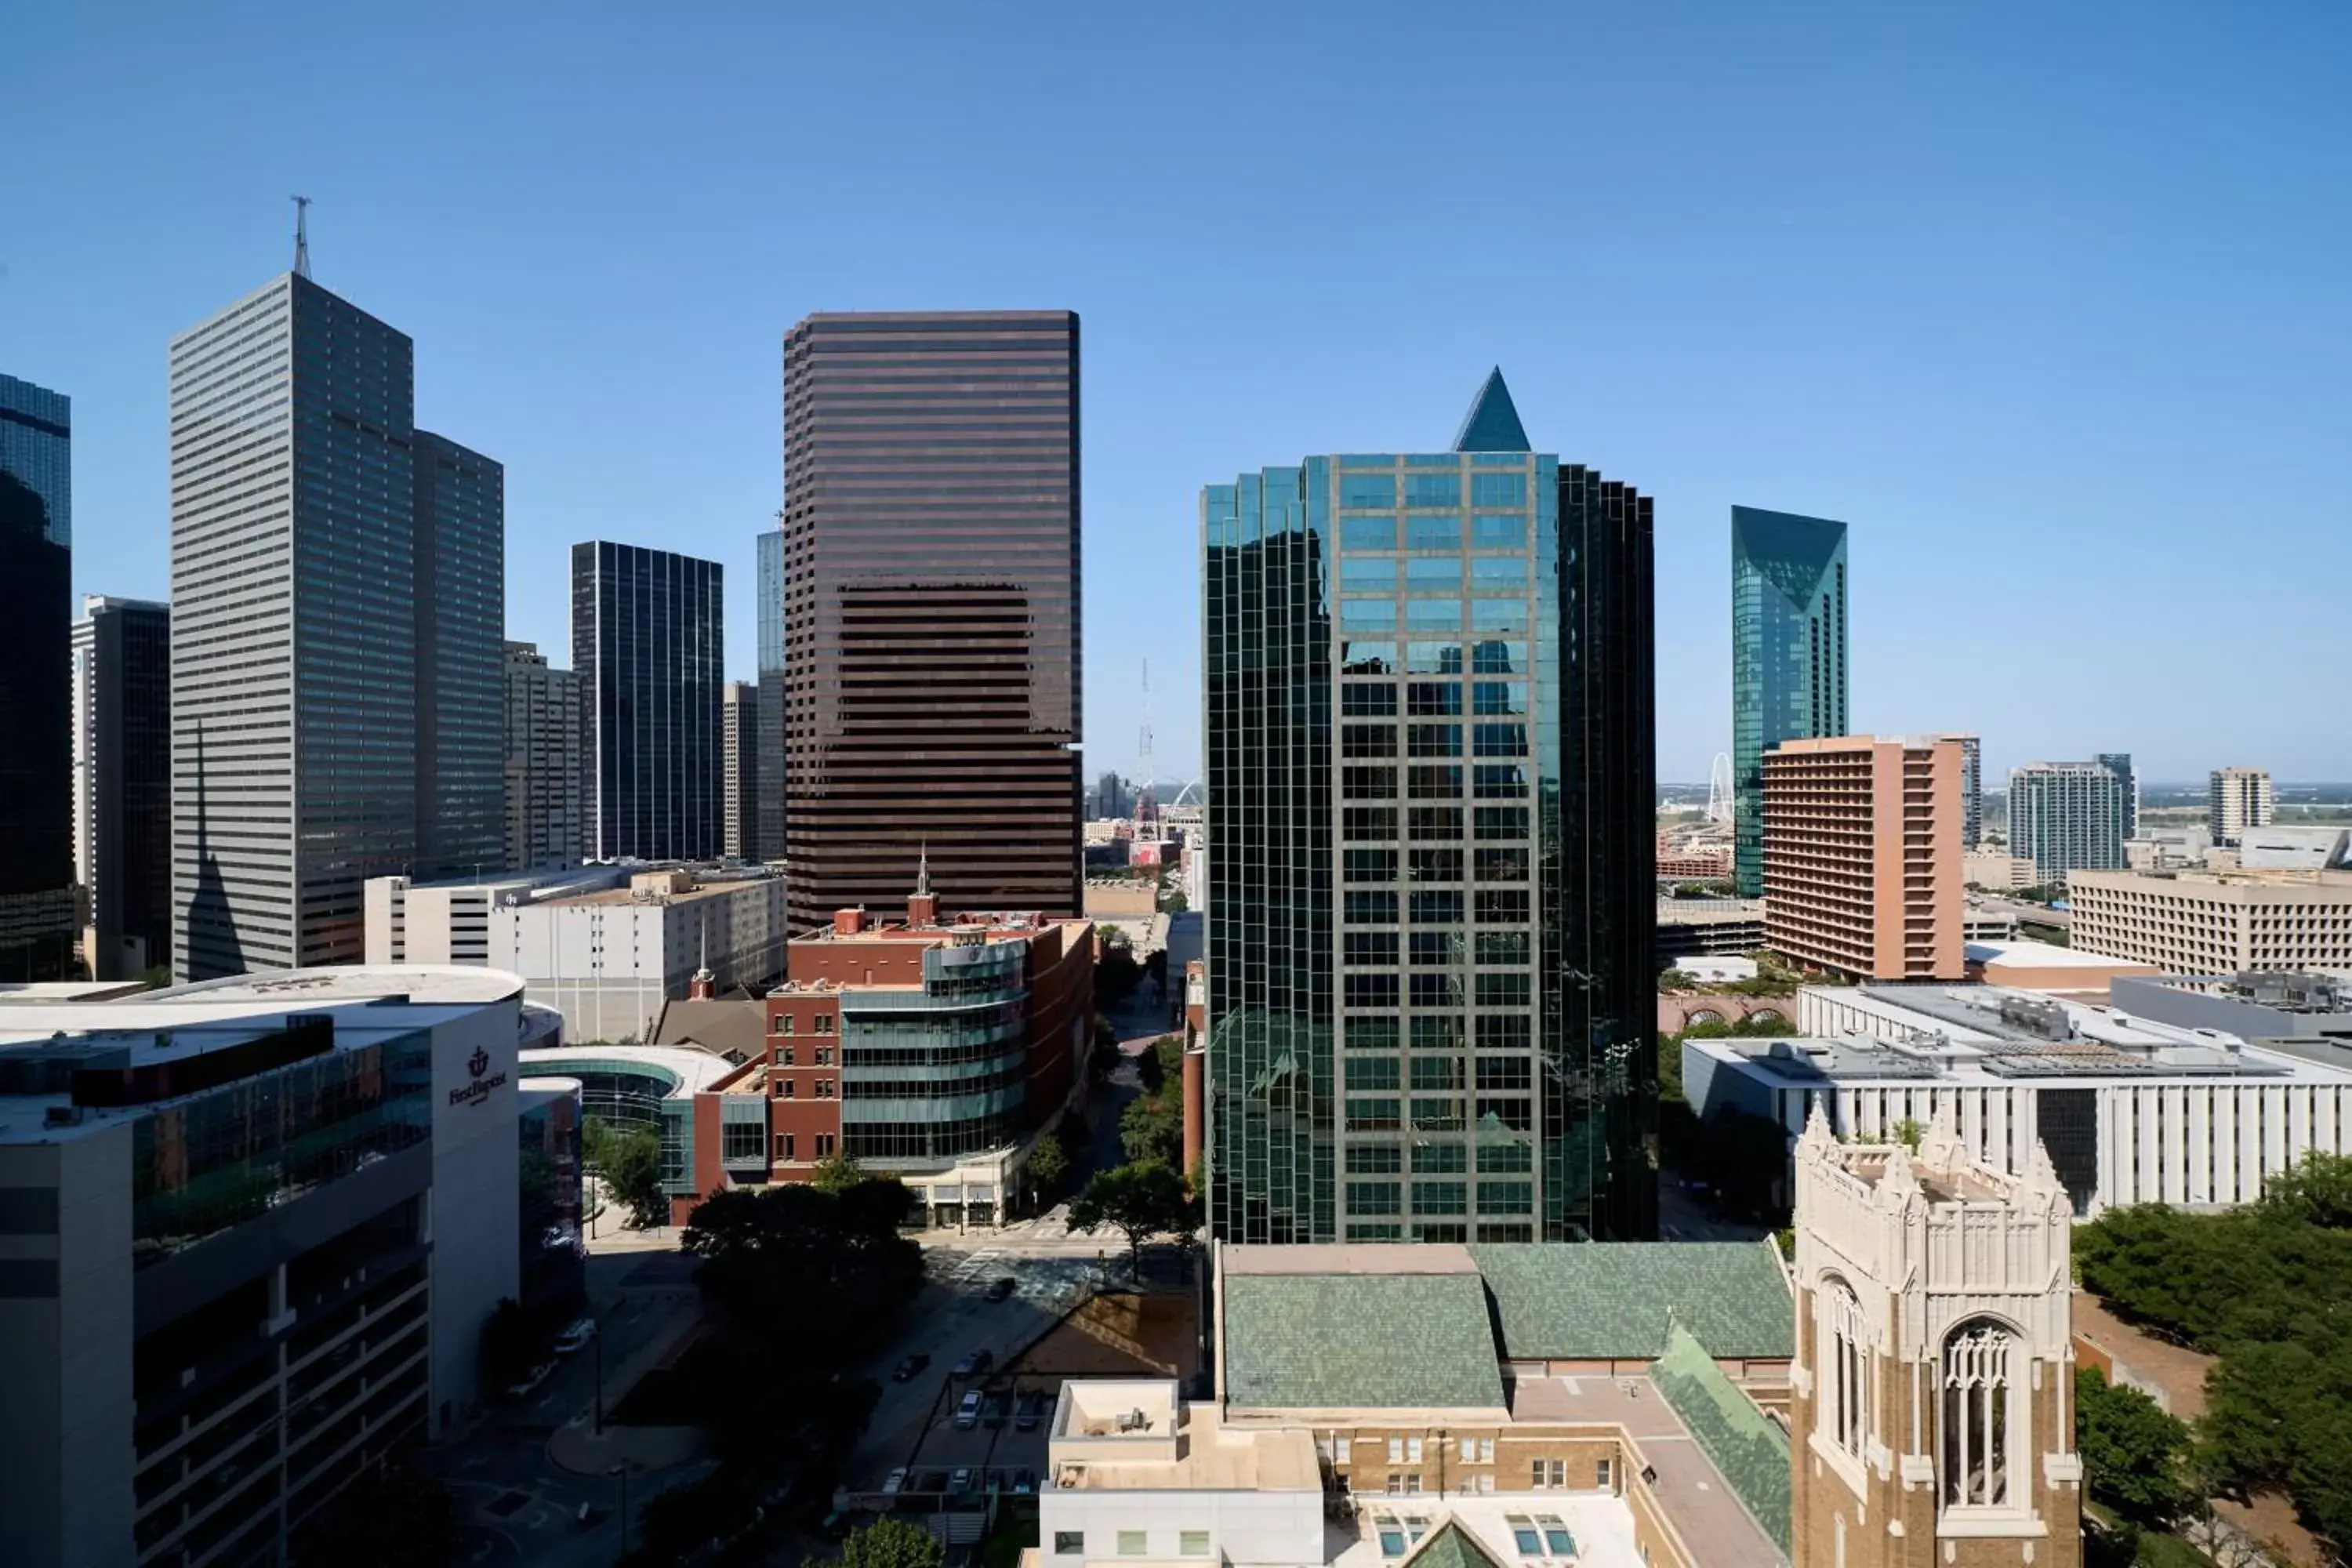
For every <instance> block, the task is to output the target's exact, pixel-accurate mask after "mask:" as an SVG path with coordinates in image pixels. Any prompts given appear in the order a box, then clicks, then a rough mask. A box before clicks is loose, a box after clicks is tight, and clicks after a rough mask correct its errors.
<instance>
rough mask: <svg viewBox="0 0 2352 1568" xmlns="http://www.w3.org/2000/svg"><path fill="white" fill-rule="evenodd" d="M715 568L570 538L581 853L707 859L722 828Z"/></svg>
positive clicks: (720, 647)
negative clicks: (584, 774)
mask: <svg viewBox="0 0 2352 1568" xmlns="http://www.w3.org/2000/svg"><path fill="white" fill-rule="evenodd" d="M720 576H721V574H720V570H719V563H717V562H715V561H698V560H696V559H695V558H694V557H692V556H690V555H676V554H672V553H671V552H668V551H667V550H646V549H644V548H642V547H640V546H638V545H634V544H614V543H612V542H609V541H606V540H594V541H592V542H587V543H584V544H575V545H573V546H572V673H573V674H574V675H575V676H577V677H578V679H579V681H580V687H581V700H582V701H583V703H584V704H585V705H586V709H585V713H584V717H583V722H582V725H581V747H582V750H583V752H585V753H586V760H587V763H588V778H589V796H590V798H589V802H588V856H589V858H591V859H597V860H611V859H619V858H624V857H630V856H634V857H636V858H640V859H646V860H700V859H709V858H716V857H717V856H718V855H719V851H720V847H721V842H722V839H723V837H724V806H723V800H724V795H725V786H726V776H725V775H726V764H725V748H724V746H723V744H722V742H721V739H720V734H719V701H720V688H721V687H722V685H723V684H724V682H725V676H724V674H723V671H722V668H721V659H722V657H723V655H724V653H725V641H724V637H723V631H724V622H723V615H724V611H723V608H722V605H721V603H720V596H719V591H720Z"/></svg>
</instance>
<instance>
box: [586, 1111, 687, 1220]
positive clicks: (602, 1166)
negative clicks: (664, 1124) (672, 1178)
mask: <svg viewBox="0 0 2352 1568" xmlns="http://www.w3.org/2000/svg"><path fill="white" fill-rule="evenodd" d="M600 1142H601V1147H600V1149H599V1152H598V1156H597V1159H596V1161H595V1170H596V1175H597V1179H598V1180H599V1181H601V1182H603V1183H604V1190H605V1191H606V1192H608V1193H610V1194H613V1199H614V1202H616V1203H618V1204H619V1205H621V1206H622V1207H623V1208H625V1209H626V1210H628V1211H629V1224H630V1225H631V1226H633V1227H635V1229H638V1230H651V1229H652V1228H654V1227H655V1226H663V1225H667V1224H668V1223H669V1193H668V1192H667V1190H666V1189H665V1188H664V1187H663V1185H662V1152H661V1136H660V1134H658V1133H656V1132H654V1131H651V1130H650V1129H641V1130H639V1131H635V1132H614V1131H610V1130H607V1131H606V1132H605V1134H604V1137H603V1138H602V1139H601V1141H600Z"/></svg>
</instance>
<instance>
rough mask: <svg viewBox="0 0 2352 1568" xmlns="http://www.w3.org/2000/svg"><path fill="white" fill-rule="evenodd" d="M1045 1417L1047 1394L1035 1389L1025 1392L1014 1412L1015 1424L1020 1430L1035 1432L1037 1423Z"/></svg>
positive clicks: (1017, 1429)
mask: <svg viewBox="0 0 2352 1568" xmlns="http://www.w3.org/2000/svg"><path fill="white" fill-rule="evenodd" d="M1043 1420H1045V1394H1042V1393H1040V1392H1038V1391H1037V1390H1035V1389H1032V1390H1030V1391H1029V1392H1028V1393H1026V1394H1023V1395H1022V1396H1021V1399H1020V1403H1019V1404H1018V1405H1016V1406H1015V1407H1014V1409H1013V1429H1014V1430H1015V1431H1019V1432H1034V1431H1035V1430H1037V1424H1038V1423H1039V1422H1041V1421H1043Z"/></svg>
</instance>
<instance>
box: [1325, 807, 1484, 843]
mask: <svg viewBox="0 0 2352 1568" xmlns="http://www.w3.org/2000/svg"><path fill="white" fill-rule="evenodd" d="M1402 820H1403V822H1404V825H1405V826H1406V827H1407V828H1408V829H1410V832H1409V833H1406V834H1400V833H1398V832H1397V824H1398V821H1399V818H1398V816H1397V808H1396V807H1395V806H1392V805H1351V806H1349V807H1348V808H1347V809H1346V810H1345V812H1344V813H1343V814H1342V816H1341V817H1340V826H1341V832H1340V835H1339V836H1340V837H1342V838H1355V839H1365V838H1370V839H1395V838H1399V837H1412V838H1440V839H1458V838H1460V837H1462V826H1463V816H1462V808H1461V807H1460V806H1458V805H1416V806H1412V807H1411V808H1409V809H1408V810H1407V811H1406V812H1405V814H1404V817H1403V819H1402ZM1470 822H1471V826H1473V827H1474V828H1475V837H1478V838H1482V839H1498V838H1499V839H1524V838H1525V837H1527V836H1528V808H1527V807H1526V806H1524V805H1482V806H1478V807H1476V808H1475V811H1474V812H1473V814H1472V816H1471V818H1470Z"/></svg>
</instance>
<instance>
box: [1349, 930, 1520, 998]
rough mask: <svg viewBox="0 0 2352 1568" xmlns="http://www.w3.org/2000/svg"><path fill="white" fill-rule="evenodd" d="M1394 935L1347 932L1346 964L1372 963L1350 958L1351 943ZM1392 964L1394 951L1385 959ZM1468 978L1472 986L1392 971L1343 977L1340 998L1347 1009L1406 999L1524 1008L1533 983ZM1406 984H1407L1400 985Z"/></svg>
mask: <svg viewBox="0 0 2352 1568" xmlns="http://www.w3.org/2000/svg"><path fill="white" fill-rule="evenodd" d="M1381 935H1391V936H1392V935H1394V933H1393V932H1381V931H1349V933H1348V941H1349V943H1350V944H1351V946H1350V956H1349V959H1348V962H1349V963H1369V962H1375V961H1374V960H1369V959H1359V958H1357V957H1355V956H1353V952H1354V950H1353V947H1352V944H1353V943H1354V942H1356V941H1357V939H1359V938H1360V937H1361V938H1371V937H1377V936H1381ZM1387 962H1388V963H1395V962H1396V957H1395V952H1394V950H1393V949H1391V952H1390V956H1389V958H1388V960H1387ZM1472 978H1473V979H1474V980H1475V982H1476V984H1475V985H1465V984H1464V983H1463V977H1462V976H1461V975H1459V974H1410V975H1402V976H1400V975H1398V974H1397V973H1394V972H1393V971H1391V972H1389V973H1381V972H1379V971H1377V970H1376V971H1372V972H1370V973H1349V974H1348V975H1346V976H1345V977H1344V980H1343V984H1342V986H1341V993H1340V994H1341V995H1342V997H1343V998H1344V999H1345V1001H1346V1002H1347V1005H1349V1007H1367V1008H1378V1007H1391V1008H1392V1007H1395V1006H1396V1005H1398V1004H1399V1000H1400V997H1403V998H1409V999H1410V1000H1411V1002H1412V1005H1414V1006H1415V1007H1439V1008H1447V1009H1454V1008H1460V1007H1462V1006H1464V1005H1468V1004H1469V1003H1470V1002H1471V1000H1472V999H1473V998H1475V1002H1476V1005H1478V1006H1480V1007H1497V1008H1501V1007H1526V1006H1527V1005H1528V1002H1529V998H1530V997H1531V996H1532V994H1533V992H1534V983H1533V981H1532V980H1531V979H1530V978H1529V977H1528V975H1526V974H1524V973H1520V974H1507V973H1506V974H1478V975H1474V976H1472ZM1402 982H1409V983H1410V984H1402Z"/></svg>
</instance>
